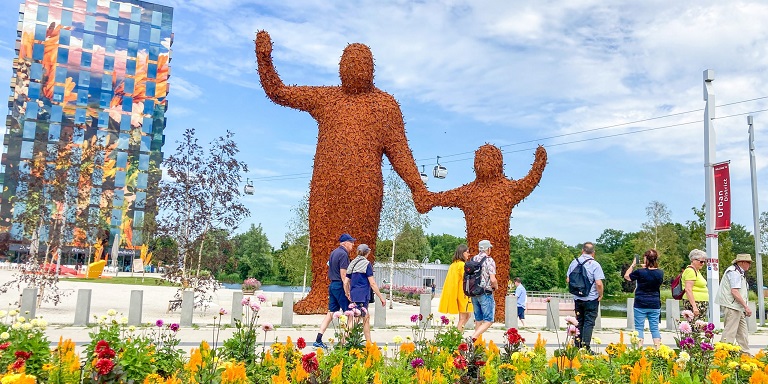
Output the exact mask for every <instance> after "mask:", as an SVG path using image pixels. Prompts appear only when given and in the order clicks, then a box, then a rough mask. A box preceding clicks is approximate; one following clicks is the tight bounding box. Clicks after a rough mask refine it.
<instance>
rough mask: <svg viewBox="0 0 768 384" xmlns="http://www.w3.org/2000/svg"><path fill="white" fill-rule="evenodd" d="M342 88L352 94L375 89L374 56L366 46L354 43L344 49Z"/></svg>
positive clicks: (340, 67) (341, 76)
mask: <svg viewBox="0 0 768 384" xmlns="http://www.w3.org/2000/svg"><path fill="white" fill-rule="evenodd" d="M339 77H340V78H341V87H342V88H343V89H344V90H345V91H347V92H350V93H358V92H365V91H368V90H370V89H371V88H373V54H372V53H371V49H370V48H368V46H367V45H365V44H360V43H353V44H350V45H347V47H346V48H344V53H343V54H342V55H341V62H340V63H339Z"/></svg>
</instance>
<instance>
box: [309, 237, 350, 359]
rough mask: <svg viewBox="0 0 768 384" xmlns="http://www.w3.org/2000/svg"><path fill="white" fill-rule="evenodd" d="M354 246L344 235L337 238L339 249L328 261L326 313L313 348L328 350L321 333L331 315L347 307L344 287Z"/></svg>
mask: <svg viewBox="0 0 768 384" xmlns="http://www.w3.org/2000/svg"><path fill="white" fill-rule="evenodd" d="M354 246H355V239H354V238H352V236H350V235H349V234H348V233H345V234H343V235H341V237H339V247H338V248H336V249H334V250H333V252H331V256H330V260H328V280H330V282H331V284H330V285H329V286H328V313H327V314H326V315H325V318H324V319H323V321H322V323H320V332H319V333H318V334H317V338H316V339H315V342H314V343H313V344H312V346H313V347H315V348H324V349H328V346H327V345H325V343H323V333H325V330H326V329H328V325H330V324H331V321H333V313H334V312H337V311H340V310H341V311H346V310H347V308H348V307H349V302H350V298H349V297H348V296H347V294H346V292H345V291H344V286H345V285H346V282H347V267H349V252H351V251H352V249H353V248H354Z"/></svg>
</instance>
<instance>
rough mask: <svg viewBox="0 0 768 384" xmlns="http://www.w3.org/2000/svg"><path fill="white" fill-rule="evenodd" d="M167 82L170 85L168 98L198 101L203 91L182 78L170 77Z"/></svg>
mask: <svg viewBox="0 0 768 384" xmlns="http://www.w3.org/2000/svg"><path fill="white" fill-rule="evenodd" d="M169 82H170V84H171V91H170V92H169V97H173V96H176V97H180V98H182V99H198V98H200V96H202V94H203V91H202V90H201V89H200V87H198V86H197V85H195V84H193V83H190V82H189V81H187V80H186V79H184V78H182V77H179V76H172V77H171V79H170V80H169Z"/></svg>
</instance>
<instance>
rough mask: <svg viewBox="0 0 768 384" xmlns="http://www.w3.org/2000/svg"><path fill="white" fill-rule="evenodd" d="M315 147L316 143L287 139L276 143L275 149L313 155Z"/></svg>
mask: <svg viewBox="0 0 768 384" xmlns="http://www.w3.org/2000/svg"><path fill="white" fill-rule="evenodd" d="M316 147H317V145H315V144H303V143H294V142H287V141H281V142H279V143H277V145H276V149H278V150H280V151H283V152H287V153H296V154H302V155H314V154H315V148H316Z"/></svg>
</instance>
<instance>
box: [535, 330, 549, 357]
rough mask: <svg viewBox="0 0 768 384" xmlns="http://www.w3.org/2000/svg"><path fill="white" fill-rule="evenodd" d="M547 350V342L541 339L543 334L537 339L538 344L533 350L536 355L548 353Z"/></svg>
mask: <svg viewBox="0 0 768 384" xmlns="http://www.w3.org/2000/svg"><path fill="white" fill-rule="evenodd" d="M546 348H547V340H545V339H543V338H542V337H541V333H539V335H538V336H537V337H536V343H535V344H534V345H533V350H534V351H535V352H536V353H541V352H543V351H546Z"/></svg>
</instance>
